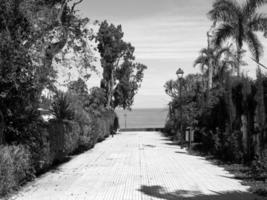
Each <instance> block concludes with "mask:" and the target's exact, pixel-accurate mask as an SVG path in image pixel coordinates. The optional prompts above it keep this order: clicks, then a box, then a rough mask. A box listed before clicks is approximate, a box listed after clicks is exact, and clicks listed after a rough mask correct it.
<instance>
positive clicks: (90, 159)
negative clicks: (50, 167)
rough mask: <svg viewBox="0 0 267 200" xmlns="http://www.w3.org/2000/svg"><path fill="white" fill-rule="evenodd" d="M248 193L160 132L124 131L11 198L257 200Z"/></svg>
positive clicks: (217, 169) (37, 199)
mask: <svg viewBox="0 0 267 200" xmlns="http://www.w3.org/2000/svg"><path fill="white" fill-rule="evenodd" d="M246 190H247V187H245V186H242V185H241V184H240V182H238V181H237V180H234V179H233V178H232V176H231V175H230V174H229V173H227V172H226V171H224V170H223V169H222V168H220V167H217V166H215V165H212V164H211V163H209V162H208V161H206V160H205V159H203V158H201V157H196V156H191V155H188V154H187V153H186V152H185V151H184V150H181V149H180V148H179V147H178V146H176V145H174V144H173V143H172V142H171V141H169V140H168V139H166V138H164V137H163V136H161V135H160V133H157V132H125V133H121V134H120V135H116V136H115V137H114V138H108V139H107V140H106V141H104V142H102V143H99V144H97V145H96V147H95V148H94V149H92V150H90V151H88V152H85V153H84V154H81V155H79V156H76V157H74V158H73V159H72V160H71V161H70V162H68V163H66V164H64V165H62V166H60V167H59V168H58V169H57V170H54V171H52V172H49V173H46V174H45V175H43V176H42V177H40V178H38V179H36V180H35V181H34V182H32V183H29V184H28V185H27V186H25V187H24V188H23V189H22V191H21V192H20V193H19V194H17V195H16V196H14V197H13V198H12V199H14V200H32V199H34V200H59V199H60V200H154V199H165V200H180V199H189V200H250V199H253V200H254V199H255V198H254V197H255V196H253V195H251V194H249V193H247V192H246ZM257 199H260V198H257Z"/></svg>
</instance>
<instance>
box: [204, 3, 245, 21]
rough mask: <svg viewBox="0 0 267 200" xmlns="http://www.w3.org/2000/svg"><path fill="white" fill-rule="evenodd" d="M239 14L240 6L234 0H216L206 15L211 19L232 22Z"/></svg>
mask: <svg viewBox="0 0 267 200" xmlns="http://www.w3.org/2000/svg"><path fill="white" fill-rule="evenodd" d="M240 14H241V7H240V6H239V4H238V3H237V2H236V1H231V0H216V1H215V2H214V3H213V8H212V10H211V11H209V13H208V16H209V18H210V19H211V20H213V21H224V22H233V21H234V20H237V19H238V16H239V15H240Z"/></svg>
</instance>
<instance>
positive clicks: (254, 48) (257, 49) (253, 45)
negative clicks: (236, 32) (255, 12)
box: [246, 31, 263, 62]
mask: <svg viewBox="0 0 267 200" xmlns="http://www.w3.org/2000/svg"><path fill="white" fill-rule="evenodd" d="M246 42H247V43H248V46H249V49H250V51H251V53H252V55H253V57H254V58H255V60H256V61H258V62H259V60H260V57H261V56H262V55H263V46H262V44H261V42H260V40H259V38H258V36H257V35H256V34H255V33H253V32H252V31H248V32H247V34H246Z"/></svg>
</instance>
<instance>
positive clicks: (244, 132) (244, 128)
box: [241, 114, 249, 155]
mask: <svg viewBox="0 0 267 200" xmlns="http://www.w3.org/2000/svg"><path fill="white" fill-rule="evenodd" d="M241 122H242V127H241V132H242V143H243V149H244V152H245V154H246V155H248V153H249V152H248V118H247V116H246V115H244V114H243V115H242V116H241Z"/></svg>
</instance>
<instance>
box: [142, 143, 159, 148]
mask: <svg viewBox="0 0 267 200" xmlns="http://www.w3.org/2000/svg"><path fill="white" fill-rule="evenodd" d="M143 146H144V147H150V148H155V147H156V146H155V145H151V144H143Z"/></svg>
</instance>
